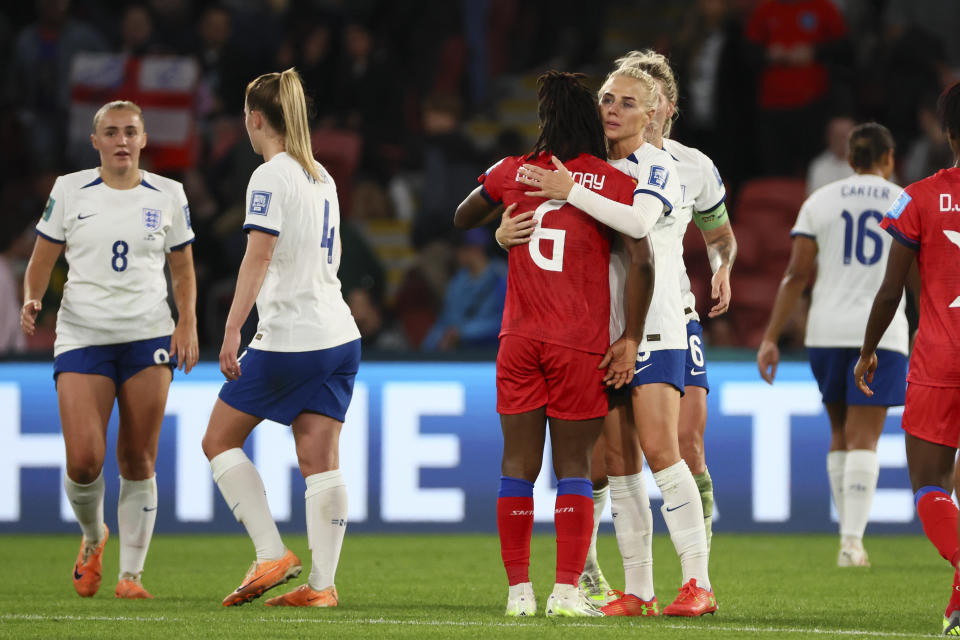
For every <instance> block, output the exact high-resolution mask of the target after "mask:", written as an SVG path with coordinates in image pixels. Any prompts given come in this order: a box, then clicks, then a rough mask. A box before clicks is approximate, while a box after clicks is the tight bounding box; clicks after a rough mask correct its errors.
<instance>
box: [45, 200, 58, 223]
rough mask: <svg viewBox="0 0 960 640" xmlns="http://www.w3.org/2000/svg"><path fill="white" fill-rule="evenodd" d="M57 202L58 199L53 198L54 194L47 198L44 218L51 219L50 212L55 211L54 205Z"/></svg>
mask: <svg viewBox="0 0 960 640" xmlns="http://www.w3.org/2000/svg"><path fill="white" fill-rule="evenodd" d="M56 203H57V201H56V200H54V199H53V196H50V197H49V198H47V206H45V207H44V208H43V219H44V220H49V219H50V214H52V213H53V205H55V204H56Z"/></svg>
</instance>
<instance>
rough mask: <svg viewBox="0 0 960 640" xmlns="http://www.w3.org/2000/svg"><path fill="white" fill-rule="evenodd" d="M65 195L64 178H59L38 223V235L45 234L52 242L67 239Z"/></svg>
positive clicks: (58, 242) (61, 241) (62, 242)
mask: <svg viewBox="0 0 960 640" xmlns="http://www.w3.org/2000/svg"><path fill="white" fill-rule="evenodd" d="M63 211H64V196H63V178H57V181H56V182H54V183H53V189H51V190H50V197H48V198H47V205H46V206H45V207H44V208H43V215H42V216H41V217H40V222H38V223H37V235H40V236H43V237H44V238H46V239H47V240H49V241H51V242H56V243H57V244H64V243H65V242H66V241H67V236H66V229H65V227H64V225H63Z"/></svg>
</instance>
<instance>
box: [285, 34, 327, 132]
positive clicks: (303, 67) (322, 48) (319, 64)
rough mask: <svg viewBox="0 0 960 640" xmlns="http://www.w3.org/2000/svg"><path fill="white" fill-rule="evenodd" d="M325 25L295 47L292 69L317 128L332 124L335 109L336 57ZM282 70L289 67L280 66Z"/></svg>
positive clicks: (307, 35) (305, 37)
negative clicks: (305, 95)
mask: <svg viewBox="0 0 960 640" xmlns="http://www.w3.org/2000/svg"><path fill="white" fill-rule="evenodd" d="M334 44H335V41H334V36H333V32H332V30H331V28H330V26H329V25H327V24H325V23H319V24H315V25H313V26H312V27H311V28H310V29H309V31H307V33H306V35H305V36H304V38H303V40H302V41H300V42H299V43H298V51H297V55H296V66H297V69H298V70H299V71H300V77H302V78H303V86H304V87H305V88H306V90H307V92H308V94H309V96H310V97H311V99H312V102H313V111H314V113H313V115H314V118H315V120H316V121H319V122H320V123H321V124H332V122H333V115H334V111H335V109H336V102H337V97H336V90H337V57H336V51H335V50H334ZM280 66H281V67H283V68H284V69H285V68H287V67H289V66H291V65H283V64H281V65H280Z"/></svg>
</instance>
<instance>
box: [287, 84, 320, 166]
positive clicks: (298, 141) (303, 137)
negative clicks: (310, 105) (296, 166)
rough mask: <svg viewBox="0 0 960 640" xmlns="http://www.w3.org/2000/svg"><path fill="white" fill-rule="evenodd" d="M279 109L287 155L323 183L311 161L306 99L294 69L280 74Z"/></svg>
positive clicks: (314, 162)
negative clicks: (283, 127)
mask: <svg viewBox="0 0 960 640" xmlns="http://www.w3.org/2000/svg"><path fill="white" fill-rule="evenodd" d="M279 99H280V109H281V110H282V112H283V124H284V125H285V129H286V130H285V132H284V138H285V142H286V147H287V149H286V150H287V154H288V155H289V156H290V157H291V158H293V159H294V160H296V161H297V162H299V163H300V166H301V167H303V170H304V171H306V172H307V173H308V174H310V176H311V177H312V178H313V179H314V180H316V181H317V182H323V178H321V177H320V171H319V170H318V169H317V163H316V161H315V160H314V159H313V146H312V145H311V143H310V123H309V122H308V121H307V99H306V96H305V95H304V93H303V83H302V82H301V80H300V74H299V73H297V71H296V69H294V68H292V67H291V68H290V69H287V70H286V71H284V72H283V73H281V74H280V91H279Z"/></svg>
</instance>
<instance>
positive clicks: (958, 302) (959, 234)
mask: <svg viewBox="0 0 960 640" xmlns="http://www.w3.org/2000/svg"><path fill="white" fill-rule="evenodd" d="M943 233H944V235H946V236H947V240H949V241H950V242H952V243H953V244H955V245H957V248H958V249H960V231H950V230H948V229H944V230H943ZM950 307H951V308H953V307H960V296H957V297H956V299H955V300H954V301H953V302H951V303H950Z"/></svg>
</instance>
